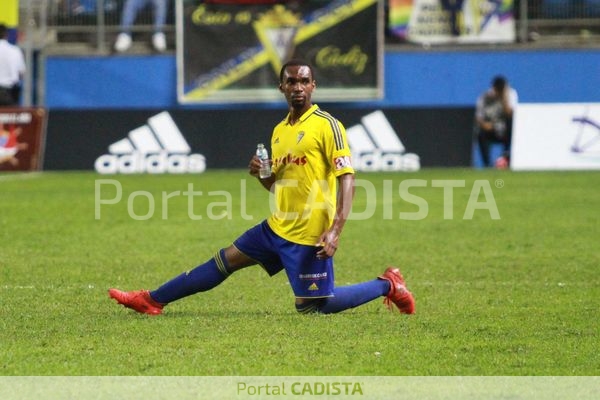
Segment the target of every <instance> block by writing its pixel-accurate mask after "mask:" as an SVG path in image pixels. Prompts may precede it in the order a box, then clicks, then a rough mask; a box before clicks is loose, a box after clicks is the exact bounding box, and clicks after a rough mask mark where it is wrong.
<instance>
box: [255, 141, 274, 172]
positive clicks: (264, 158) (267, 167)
mask: <svg viewBox="0 0 600 400" xmlns="http://www.w3.org/2000/svg"><path fill="white" fill-rule="evenodd" d="M256 155H257V156H258V158H260V169H259V170H258V176H259V177H260V178H261V179H265V178H268V177H270V176H271V164H269V152H268V151H267V149H266V148H265V145H264V144H262V143H259V144H258V145H257V146H256Z"/></svg>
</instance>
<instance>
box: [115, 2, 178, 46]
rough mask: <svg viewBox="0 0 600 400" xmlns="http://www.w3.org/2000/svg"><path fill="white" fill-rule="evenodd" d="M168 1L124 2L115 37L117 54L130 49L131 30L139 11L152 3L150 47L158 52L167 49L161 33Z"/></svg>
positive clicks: (165, 40)
mask: <svg viewBox="0 0 600 400" xmlns="http://www.w3.org/2000/svg"><path fill="white" fill-rule="evenodd" d="M168 2H169V0H126V1H125V5H124V6H123V13H122V14H121V33H119V35H118V36H117V41H116V42H115V50H116V51H118V52H119V53H122V52H124V51H127V50H129V48H130V47H131V42H132V39H131V28H132V27H133V23H134V22H135V19H136V18H137V16H138V14H139V13H140V11H142V10H143V9H144V8H145V7H146V5H148V3H152V8H153V10H154V23H153V31H154V32H153V34H152V47H154V50H156V51H158V52H163V51H165V50H166V49H167V39H166V37H165V34H164V32H163V29H164V26H165V22H166V20H167V4H168Z"/></svg>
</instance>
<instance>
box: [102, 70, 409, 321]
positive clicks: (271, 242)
mask: <svg viewBox="0 0 600 400" xmlns="http://www.w3.org/2000/svg"><path fill="white" fill-rule="evenodd" d="M315 88H316V81H315V79H314V74H313V68H312V67H311V66H310V65H309V64H307V63H306V62H303V61H299V60H291V61H289V62H287V63H285V64H284V65H283V67H282V68H281V72H280V75H279V90H280V91H281V93H283V95H284V96H285V98H286V100H287V103H288V107H289V113H288V115H287V116H286V117H285V119H284V120H283V121H281V122H280V123H279V124H278V125H277V126H276V127H275V128H274V130H273V135H272V137H271V149H272V161H271V163H272V174H271V176H270V177H268V178H264V179H261V178H260V177H259V169H260V160H259V158H258V157H257V156H254V157H253V158H252V159H251V160H250V163H249V166H248V168H249V172H250V175H252V176H255V177H256V178H257V179H259V181H260V183H261V184H262V186H264V188H265V189H267V190H271V191H273V192H274V194H275V204H276V210H275V211H273V213H272V214H271V215H270V216H269V217H268V218H267V219H266V220H265V221H263V222H261V223H260V224H258V225H256V226H254V227H252V228H250V229H249V230H247V231H246V232H245V233H243V234H242V235H241V236H240V237H239V238H238V239H237V240H235V241H234V242H233V244H232V245H230V246H229V247H227V248H225V249H221V250H219V251H218V252H217V253H216V254H215V255H214V257H213V258H211V259H210V260H208V261H207V262H205V263H204V264H202V265H199V266H198V267H196V268H194V269H192V270H191V271H188V272H185V273H183V274H181V275H179V276H176V277H175V278H173V279H172V280H170V281H168V282H166V283H164V284H163V285H162V286H160V287H159V288H158V289H156V290H153V291H147V290H137V291H132V292H124V291H121V290H118V289H110V290H109V296H110V297H112V298H113V299H115V300H116V301H117V302H118V303H120V304H122V305H124V306H125V307H129V308H132V309H134V310H135V311H137V312H140V313H146V314H151V315H157V314H161V313H162V311H163V307H164V306H165V305H167V304H169V303H172V302H173V301H175V300H179V299H181V298H183V297H186V296H189V295H192V294H194V293H198V292H203V291H207V290H210V289H212V288H214V287H216V286H217V285H219V284H220V283H221V282H223V281H224V280H225V279H227V278H228V277H229V276H230V275H231V274H233V273H234V272H236V271H238V270H240V269H242V268H246V267H249V266H252V265H256V264H260V265H261V266H262V267H263V268H264V269H265V271H266V272H267V273H268V274H269V275H271V276H273V275H275V274H276V273H278V272H280V271H281V270H285V272H286V274H287V276H288V279H289V282H290V285H291V287H292V289H293V291H294V295H295V297H296V309H297V311H298V312H300V313H312V312H318V313H323V314H330V313H337V312H340V311H343V310H347V309H349V308H353V307H357V306H359V305H361V304H364V303H367V302H369V301H371V300H374V299H376V298H379V297H382V296H383V297H385V298H384V303H385V304H386V305H387V306H388V308H390V309H391V308H392V303H393V304H394V305H396V307H398V309H399V311H400V312H401V313H405V314H412V313H414V311H415V301H414V298H413V295H412V294H411V293H410V292H409V291H408V289H407V288H406V284H405V282H404V279H403V277H402V275H401V274H400V271H399V270H398V268H394V267H388V268H387V269H386V270H385V271H384V272H383V274H381V275H380V276H379V277H377V278H375V279H373V280H371V281H367V282H363V283H359V284H355V285H349V286H342V287H335V286H334V276H333V255H334V254H335V252H336V251H337V249H338V245H339V239H340V236H341V234H342V230H343V228H344V224H345V223H346V218H347V217H348V214H349V213H350V208H351V204H352V199H353V197H354V170H353V168H352V164H351V155H350V150H349V148H348V143H347V140H346V133H345V129H344V126H343V125H342V124H341V123H340V122H339V121H338V120H336V119H335V118H333V117H332V116H331V115H330V114H328V113H326V112H324V111H322V110H321V109H320V108H319V107H318V106H317V105H316V104H312V100H311V97H312V93H313V91H314V90H315Z"/></svg>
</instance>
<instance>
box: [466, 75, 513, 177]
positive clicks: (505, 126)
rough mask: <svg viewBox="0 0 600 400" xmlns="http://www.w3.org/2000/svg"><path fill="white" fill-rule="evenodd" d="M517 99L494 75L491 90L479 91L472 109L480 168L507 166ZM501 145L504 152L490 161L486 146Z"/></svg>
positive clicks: (503, 78)
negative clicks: (498, 157)
mask: <svg viewBox="0 0 600 400" xmlns="http://www.w3.org/2000/svg"><path fill="white" fill-rule="evenodd" d="M518 101H519V97H518V95H517V91H516V90H515V89H514V88H512V87H511V86H510V85H509V84H508V81H507V79H506V78H505V77H504V76H501V75H497V76H496V77H494V79H493V80H492V87H490V88H489V89H487V90H486V91H485V92H483V93H482V94H481V95H480V96H479V97H478V99H477V106H476V109H475V134H476V136H477V141H478V143H479V151H480V152H481V159H482V161H483V166H484V167H491V166H494V165H496V166H498V167H502V168H506V167H508V164H509V162H510V145H511V140H512V121H513V112H514V109H515V107H516V106H517V103H518ZM492 143H501V144H502V145H503V147H504V153H503V154H502V156H501V157H500V159H499V160H493V161H494V164H492V160H490V158H491V155H490V145H491V144H492Z"/></svg>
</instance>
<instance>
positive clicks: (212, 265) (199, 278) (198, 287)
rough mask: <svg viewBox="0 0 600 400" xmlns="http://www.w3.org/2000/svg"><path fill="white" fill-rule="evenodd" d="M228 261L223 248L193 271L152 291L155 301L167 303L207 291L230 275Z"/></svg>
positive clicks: (151, 294)
mask: <svg viewBox="0 0 600 400" xmlns="http://www.w3.org/2000/svg"><path fill="white" fill-rule="evenodd" d="M227 267H228V265H227V261H225V254H224V250H223V249H221V250H220V251H219V252H218V253H217V254H215V256H214V257H213V258H211V259H210V260H208V261H207V262H205V263H204V264H202V265H199V266H197V267H196V268H194V269H193V270H191V271H188V272H184V273H183V274H181V275H179V276H177V277H175V278H173V279H171V280H170V281H168V282H166V283H164V284H163V285H162V286H160V287H159V288H158V289H156V290H153V291H151V292H150V297H152V299H154V301H156V302H158V303H161V304H167V303H171V302H173V301H175V300H179V299H181V298H183V297H186V296H189V295H192V294H194V293H198V292H205V291H207V290H210V289H212V288H214V287H215V286H217V285H219V284H220V283H221V282H223V281H224V280H225V279H226V278H227V277H228V276H229V272H228V271H227Z"/></svg>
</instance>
